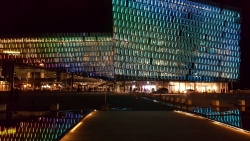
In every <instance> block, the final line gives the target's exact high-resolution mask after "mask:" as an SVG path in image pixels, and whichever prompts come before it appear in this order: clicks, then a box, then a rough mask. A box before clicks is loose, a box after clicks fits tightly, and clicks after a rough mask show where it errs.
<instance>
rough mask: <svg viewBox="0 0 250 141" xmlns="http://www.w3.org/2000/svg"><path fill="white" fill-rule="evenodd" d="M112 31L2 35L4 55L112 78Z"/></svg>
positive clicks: (56, 68) (65, 69)
mask: <svg viewBox="0 0 250 141" xmlns="http://www.w3.org/2000/svg"><path fill="white" fill-rule="evenodd" d="M111 37H112V36H111V35H110V34H104V33H102V34H98V33H92V34H87V33H78V34H73V33H72V34H55V35H54V36H53V35H48V36H45V37H43V36H38V37H20V38H19V37H17V38H1V40H0V42H1V44H0V45H1V46H0V48H1V49H0V51H1V59H3V60H8V59H14V60H15V61H17V62H21V63H22V64H27V65H33V66H38V67H43V68H46V69H51V70H57V71H62V72H68V73H75V74H82V75H85V76H86V75H87V76H93V77H107V78H110V79H113V75H114V74H113V70H114V67H113V66H114V65H113V47H112V38H111Z"/></svg>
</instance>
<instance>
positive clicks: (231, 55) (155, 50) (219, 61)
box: [113, 0, 241, 82]
mask: <svg viewBox="0 0 250 141" xmlns="http://www.w3.org/2000/svg"><path fill="white" fill-rule="evenodd" d="M113 23H114V25H113V42H114V47H115V49H114V61H115V64H114V67H115V75H116V76H117V78H118V79H124V78H125V79H127V78H131V79H136V78H137V79H140V78H142V79H143V78H147V79H148V80H150V79H153V80H154V79H157V80H180V81H182V80H184V81H206V82H216V81H217V82H218V81H237V80H238V79H239V67H240V47H239V40H240V28H241V24H240V13H239V12H236V11H233V10H227V9H223V8H219V7H216V6H209V5H205V4H201V3H197V2H192V1H189V0H113Z"/></svg>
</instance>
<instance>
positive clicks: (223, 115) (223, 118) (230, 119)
mask: <svg viewBox="0 0 250 141" xmlns="http://www.w3.org/2000/svg"><path fill="white" fill-rule="evenodd" d="M142 99H145V100H151V101H152V102H156V103H159V104H163V105H167V106H169V107H175V108H176V109H178V110H180V111H185V112H188V113H193V114H196V115H199V116H202V117H205V118H207V119H210V120H214V121H218V122H221V123H224V124H226V125H230V126H233V127H237V128H242V129H245V130H250V127H249V126H248V125H247V124H242V123H246V122H242V121H246V119H244V118H243V119H244V120H242V115H241V112H240V110H239V109H237V108H232V107H231V108H220V107H193V106H190V105H185V104H180V103H175V102H168V101H160V100H155V99H150V98H147V97H142Z"/></svg>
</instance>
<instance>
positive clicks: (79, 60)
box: [0, 0, 241, 91]
mask: <svg viewBox="0 0 250 141" xmlns="http://www.w3.org/2000/svg"><path fill="white" fill-rule="evenodd" d="M110 2H111V1H110ZM110 11H112V19H110V20H112V22H113V30H112V31H110V33H55V34H40V35H24V36H21V35H19V36H18V37H14V36H10V37H7V36H6V37H1V38H0V54H1V55H0V59H2V60H15V61H16V62H19V63H21V64H26V65H32V66H37V67H41V68H46V69H51V70H55V71H56V72H65V73H71V74H76V75H83V76H88V77H99V78H105V79H107V80H111V81H113V80H116V82H118V81H125V80H128V81H137V80H145V81H159V80H160V81H161V80H162V81H168V82H172V83H173V85H174V87H175V88H173V87H171V89H172V88H173V90H176V91H181V90H182V89H183V90H185V89H187V87H188V88H189V89H196V90H198V88H196V87H197V85H200V88H199V89H200V91H205V90H206V89H207V88H208V87H209V89H210V87H211V89H212V88H213V87H215V85H217V84H213V83H215V82H223V83H224V82H225V83H226V82H235V81H238V80H239V74H240V72H239V68H240V61H241V60H240V46H239V41H240V32H241V15H240V12H237V11H236V10H230V8H221V6H212V5H209V4H202V0H201V1H200V2H193V1H189V0H112V9H110ZM107 20H108V19H107ZM20 68H21V67H20ZM41 74H42V73H41ZM27 75H28V74H27ZM41 78H42V77H41ZM181 81H182V82H181ZM176 82H181V83H179V84H175V83H176ZM183 82H190V84H186V83H183ZM196 82H198V83H201V84H195V83H196ZM202 82H206V83H210V82H211V85H210V84H206V85H205V86H204V83H203V84H202ZM132 83H134V82H131V84H129V85H132ZM225 83H224V84H222V83H220V84H218V86H216V87H218V88H219V89H222V88H223V89H224V88H225V87H226V86H224V85H225ZM137 84H138V83H137ZM147 84H148V82H147ZM125 85H126V84H125V83H124V86H123V87H124V91H125V89H126V90H128V89H129V88H128V87H127V86H125ZM138 85H139V84H138ZM141 85H144V83H143V84H141ZM169 85H170V83H169ZM169 85H168V86H169ZM129 87H132V86H129ZM135 87H136V85H135ZM182 87H183V88H182ZM203 87H204V88H203ZM203 89H204V90H203ZM218 91H219V90H218Z"/></svg>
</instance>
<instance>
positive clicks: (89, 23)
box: [0, 0, 112, 34]
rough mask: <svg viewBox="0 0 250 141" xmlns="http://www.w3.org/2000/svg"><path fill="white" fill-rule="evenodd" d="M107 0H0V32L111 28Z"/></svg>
mask: <svg viewBox="0 0 250 141" xmlns="http://www.w3.org/2000/svg"><path fill="white" fill-rule="evenodd" d="M107 1H110V0H1V1H0V19H1V20H0V33H1V34H3V33H26V32H27V33H32V32H33V33H37V32H83V31H84V32H89V31H94V32H102V31H111V30H112V27H111V23H112V21H111V20H107V19H108V18H110V19H111V16H112V13H111V12H112V9H111V2H107ZM107 9H108V10H107ZM108 25H109V26H108Z"/></svg>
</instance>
